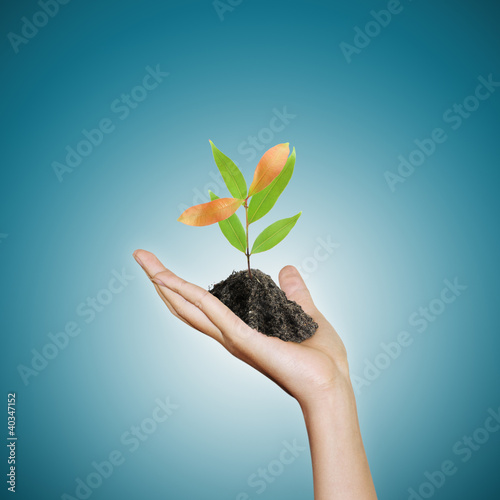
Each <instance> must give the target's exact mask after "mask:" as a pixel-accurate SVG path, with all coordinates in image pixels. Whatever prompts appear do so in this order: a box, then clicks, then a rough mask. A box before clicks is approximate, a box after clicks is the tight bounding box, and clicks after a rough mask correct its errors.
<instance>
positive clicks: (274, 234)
mask: <svg viewBox="0 0 500 500" xmlns="http://www.w3.org/2000/svg"><path fill="white" fill-rule="evenodd" d="M210 145H211V146H212V153H213V155H214V160H215V163H216V164H217V168H218V169H219V171H220V173H221V175H222V178H223V179H224V182H225V184H226V186H227V189H228V190H229V192H230V193H231V195H232V198H219V197H218V196H217V195H216V194H214V193H212V191H209V193H210V199H211V201H209V202H208V203H202V204H200V205H195V206H193V207H191V208H188V209H187V210H185V211H184V212H183V213H182V215H181V216H180V217H179V219H178V220H179V221H180V222H183V223H184V224H187V225H188V226H208V225H210V224H215V223H216V222H217V223H218V224H219V227H220V229H221V231H222V234H224V236H225V237H226V238H227V240H228V241H229V243H231V245H233V247H235V248H236V249H237V250H239V251H240V252H243V253H244V254H245V255H246V258H247V265H248V275H249V277H250V278H252V271H251V269H250V256H251V255H252V254H254V253H260V252H265V251H266V250H269V249H271V248H273V247H274V246H276V245H277V244H278V243H279V242H280V241H282V240H283V239H284V238H285V237H286V235H287V234H288V233H289V232H290V230H291V229H292V227H293V226H294V225H295V223H296V222H297V220H298V218H299V217H300V214H301V213H302V212H299V213H298V214H297V215H294V216H293V217H289V218H287V219H281V220H279V221H277V222H274V223H273V224H271V225H270V226H268V227H267V228H266V229H264V230H263V231H262V232H261V233H260V234H259V235H258V236H257V238H255V241H254V243H253V245H252V250H251V251H250V246H249V242H248V230H249V227H250V224H252V223H254V222H255V221H257V220H259V219H260V218H261V217H264V215H266V214H267V213H268V212H269V211H270V210H271V208H273V206H274V204H275V203H276V201H277V200H278V198H279V196H280V195H281V193H282V192H283V190H284V189H285V187H286V186H287V184H288V181H289V180H290V178H291V177H292V173H293V168H294V166H295V148H293V151H292V154H291V155H290V156H288V155H289V153H290V148H289V146H288V143H286V144H278V145H277V146H274V147H272V148H271V149H269V150H268V151H266V152H265V153H264V155H263V156H262V158H261V159H260V161H259V163H258V164H257V168H256V169H255V173H254V176H253V181H252V184H250V189H248V190H247V184H246V182H245V178H244V177H243V174H242V173H241V171H240V169H239V168H238V167H237V166H236V164H235V163H234V162H233V161H232V160H231V159H230V158H228V157H227V156H226V155H225V154H224V153H222V152H221V151H219V150H218V149H217V148H216V147H215V145H214V143H213V142H212V141H210ZM241 206H243V207H244V209H245V227H243V224H242V223H241V221H240V219H239V217H238V216H237V215H236V211H237V210H238V208H240V207H241Z"/></svg>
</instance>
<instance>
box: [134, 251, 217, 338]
mask: <svg viewBox="0 0 500 500" xmlns="http://www.w3.org/2000/svg"><path fill="white" fill-rule="evenodd" d="M133 255H134V258H135V260H136V261H137V263H138V264H139V265H140V266H141V267H142V268H143V269H144V272H145V273H146V274H147V275H148V277H149V278H150V279H151V278H153V277H154V276H155V275H157V274H158V273H160V272H165V271H167V268H166V267H165V266H164V265H163V264H162V263H161V261H160V260H159V259H158V258H157V257H156V255H154V254H153V253H151V252H147V251H146V250H136V251H135V252H134V254H133ZM154 285H155V288H156V291H157V292H158V295H160V298H161V299H162V300H163V302H164V303H165V305H166V306H167V308H168V309H169V311H170V312H171V313H172V314H173V315H174V316H176V317H177V318H179V319H180V320H182V321H184V323H186V324H187V325H189V326H191V327H193V328H195V329H196V330H198V331H200V332H202V333H205V334H207V335H209V336H210V337H212V338H214V339H215V340H217V341H218V342H222V334H221V332H220V331H219V329H218V328H217V327H216V326H215V325H214V324H213V323H212V322H211V321H210V320H209V319H208V318H207V317H206V316H205V315H204V314H203V313H201V311H199V310H196V308H194V307H193V308H192V310H189V308H187V305H188V303H187V302H186V301H185V299H183V298H182V297H180V296H179V295H177V294H175V293H173V292H171V291H169V290H168V289H166V288H165V287H162V286H159V285H157V284H154Z"/></svg>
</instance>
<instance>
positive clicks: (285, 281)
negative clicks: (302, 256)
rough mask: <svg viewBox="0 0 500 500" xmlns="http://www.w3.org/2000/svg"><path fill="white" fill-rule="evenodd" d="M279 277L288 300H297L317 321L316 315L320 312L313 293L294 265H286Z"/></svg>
mask: <svg viewBox="0 0 500 500" xmlns="http://www.w3.org/2000/svg"><path fill="white" fill-rule="evenodd" d="M278 278H279V282H280V287H281V289H282V290H283V291H284V292H285V294H286V296H287V298H288V300H293V301H294V302H297V304H299V305H300V306H301V307H302V309H304V311H305V312H306V313H307V314H309V316H311V317H312V318H313V319H314V320H315V321H316V317H318V316H319V314H320V313H319V311H318V309H317V308H316V306H315V305H314V302H313V300H312V297H311V294H310V293H309V290H308V289H307V286H306V284H305V283H304V280H303V279H302V276H301V275H300V273H299V271H297V269H296V268H295V267H293V266H285V267H284V268H283V269H282V270H281V271H280V273H279V276H278Z"/></svg>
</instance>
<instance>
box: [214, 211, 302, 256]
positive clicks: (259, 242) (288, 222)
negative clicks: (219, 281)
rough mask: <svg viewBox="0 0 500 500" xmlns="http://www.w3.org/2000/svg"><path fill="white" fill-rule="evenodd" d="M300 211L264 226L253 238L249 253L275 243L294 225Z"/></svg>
mask: <svg viewBox="0 0 500 500" xmlns="http://www.w3.org/2000/svg"><path fill="white" fill-rule="evenodd" d="M301 213H302V212H299V213H298V214H297V215H294V216H293V217H290V218H288V219H281V220H279V221H278V222H275V223H274V224H271V225H270V226H269V227H266V229H264V231H262V233H260V234H259V236H257V238H256V239H255V241H254V244H253V247H252V252H251V253H260V252H265V251H266V250H269V249H270V248H273V247H274V246H275V245H277V244H278V243H279V242H280V241H281V240H282V239H284V238H285V236H286V235H287V234H288V233H289V232H290V231H291V229H292V227H293V226H295V223H296V222H297V220H298V218H299V217H300V214H301ZM219 224H220V222H219Z"/></svg>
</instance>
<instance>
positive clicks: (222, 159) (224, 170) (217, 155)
mask: <svg viewBox="0 0 500 500" xmlns="http://www.w3.org/2000/svg"><path fill="white" fill-rule="evenodd" d="M210 145H211V146H212V153H213V155H214V160H215V163H216V165H217V168H218V169H219V172H220V173H221V175H222V178H223V179H224V182H225V183H226V186H227V189H228V190H229V192H230V193H231V194H232V195H233V197H234V198H239V199H240V200H243V199H245V198H246V197H247V183H246V182H245V178H244V177H243V174H242V173H241V171H240V169H239V168H238V167H237V166H236V164H235V163H234V162H233V160H231V159H230V158H228V157H227V156H226V155H225V154H224V153H222V152H221V151H219V150H218V149H217V148H216V147H215V145H214V143H213V142H212V141H210Z"/></svg>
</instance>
